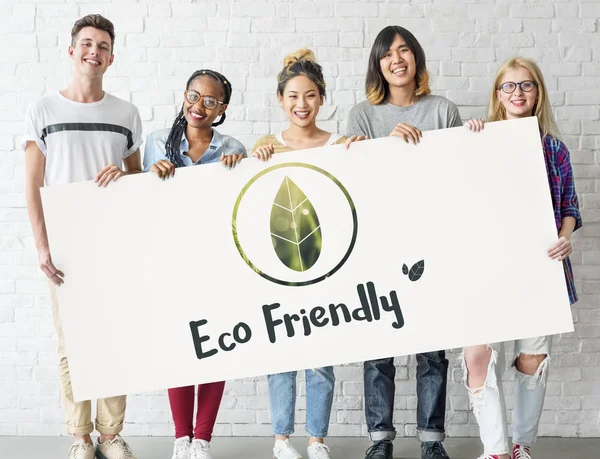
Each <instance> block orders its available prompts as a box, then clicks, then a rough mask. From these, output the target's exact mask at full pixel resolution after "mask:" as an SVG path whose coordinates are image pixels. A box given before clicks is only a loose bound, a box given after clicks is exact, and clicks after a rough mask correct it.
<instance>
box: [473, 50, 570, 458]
mask: <svg viewBox="0 0 600 459" xmlns="http://www.w3.org/2000/svg"><path fill="white" fill-rule="evenodd" d="M528 116H537V118H538V122H539V128H540V136H541V138H542V145H543V150H544V160H545V163H546V172H547V174H548V182H549V183H550V190H551V195H552V204H553V208H554V218H555V221H556V230H557V233H558V240H557V241H556V243H555V244H553V245H552V247H550V248H549V249H548V256H549V257H550V258H552V259H554V260H557V261H558V262H560V263H562V264H563V267H564V271H565V281H566V284H567V289H568V292H569V300H570V302H571V304H573V303H575V302H576V301H577V292H576V291H575V282H574V280H573V271H572V269H571V262H570V261H569V255H570V254H571V252H572V248H571V235H572V234H573V232H574V231H575V230H577V229H579V228H580V227H581V216H580V214H579V204H578V200H577V194H576V192H575V184H574V181H573V172H572V169H571V162H570V160H569V151H568V150H567V147H566V146H565V144H564V143H562V142H561V140H560V134H559V132H558V128H557V126H556V121H555V120H554V116H553V114H552V108H551V106H550V101H549V100H548V92H547V90H546V85H545V83H544V77H543V76H542V72H541V71H540V69H539V67H538V66H537V64H536V63H535V62H533V61H531V60H529V59H525V58H521V57H517V58H514V59H510V60H509V61H507V62H506V63H504V65H502V67H501V68H500V70H499V71H498V73H497V75H496V79H495V81H494V87H493V88H492V93H491V96H490V106H489V121H501V120H508V119H515V118H524V117H528ZM467 125H468V127H469V128H470V129H472V130H474V131H480V130H481V129H483V126H484V123H483V120H469V121H468V122H467ZM551 343H552V337H551V336H542V337H538V338H529V339H521V340H516V341H515V357H514V359H513V361H512V366H513V367H514V368H515V375H516V376H515V382H514V385H515V388H514V411H513V417H512V423H513V435H512V442H513V448H512V458H513V459H531V446H532V445H533V443H534V441H535V438H536V435H537V430H538V425H539V422H540V416H541V414H542V407H543V404H544V396H545V393H546V380H547V378H548V367H549V364H550V346H551ZM461 361H462V364H463V370H464V372H465V373H464V381H465V384H466V386H467V389H468V391H469V399H470V401H471V405H472V407H473V411H474V413H475V417H476V418H477V422H478V423H479V431H480V437H481V441H482V442H483V446H484V453H483V455H481V456H480V459H509V458H510V452H511V451H510V447H509V443H508V428H507V420H506V409H505V406H504V394H503V391H502V374H503V373H504V367H505V365H504V345H503V343H498V344H493V345H481V346H471V347H468V348H466V349H465V350H464V352H463V355H462V359H461Z"/></svg>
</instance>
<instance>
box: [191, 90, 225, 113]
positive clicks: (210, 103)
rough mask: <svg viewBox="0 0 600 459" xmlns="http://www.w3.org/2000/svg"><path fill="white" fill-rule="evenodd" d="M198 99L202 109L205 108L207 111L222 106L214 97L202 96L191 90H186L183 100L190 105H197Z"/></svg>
mask: <svg viewBox="0 0 600 459" xmlns="http://www.w3.org/2000/svg"><path fill="white" fill-rule="evenodd" d="M200 99H202V104H203V105H204V108H207V109H209V110H212V109H213V108H216V106H217V105H219V104H221V105H223V102H221V101H220V100H217V98H216V97H213V96H204V95H202V94H200V93H199V92H198V91H194V90H193V89H188V90H187V91H186V92H185V100H187V101H188V102H189V103H190V104H192V105H194V104H196V103H198V101H199V100H200Z"/></svg>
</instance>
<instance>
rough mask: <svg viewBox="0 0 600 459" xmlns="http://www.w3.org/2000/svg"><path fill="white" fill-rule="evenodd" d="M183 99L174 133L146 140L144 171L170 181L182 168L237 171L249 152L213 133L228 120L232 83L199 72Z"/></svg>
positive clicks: (211, 72)
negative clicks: (218, 166)
mask: <svg viewBox="0 0 600 459" xmlns="http://www.w3.org/2000/svg"><path fill="white" fill-rule="evenodd" d="M183 98H184V100H183V106H182V107H181V111H180V112H179V114H178V115H177V118H175V122H174V123H173V126H172V127H171V129H162V130H159V131H155V132H153V133H152V134H150V135H149V136H148V138H147V139H146V149H145V151H144V171H146V172H147V171H150V172H156V174H157V175H158V177H159V178H161V179H162V180H166V179H168V178H170V177H173V176H174V175H175V169H176V168H178V167H185V166H195V165H197V164H208V163H214V162H217V161H221V163H222V164H223V166H224V167H227V168H228V169H231V168H233V167H235V165H236V164H237V163H238V162H239V161H240V160H241V159H242V158H243V157H245V156H246V149H245V148H244V146H243V145H242V144H241V143H240V142H239V141H238V140H236V139H234V138H233V137H230V136H227V135H222V134H220V133H219V132H218V131H217V130H215V129H213V127H216V126H219V125H221V124H223V122H224V121H225V118H226V116H227V115H226V113H225V111H226V110H227V104H228V103H229V101H230V99H231V83H230V82H229V80H227V79H226V78H225V77H224V76H223V75H221V74H220V73H219V72H216V71H214V70H208V69H204V70H197V71H196V72H194V73H193V74H192V76H191V77H190V78H189V79H188V81H187V84H186V89H185V91H184V93H183ZM217 119H218V120H217ZM215 120H217V121H215Z"/></svg>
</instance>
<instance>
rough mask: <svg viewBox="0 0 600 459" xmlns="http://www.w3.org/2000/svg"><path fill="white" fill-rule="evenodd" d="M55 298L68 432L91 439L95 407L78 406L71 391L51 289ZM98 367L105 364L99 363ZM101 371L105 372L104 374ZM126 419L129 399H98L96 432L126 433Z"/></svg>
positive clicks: (61, 333) (81, 404)
mask: <svg viewBox="0 0 600 459" xmlns="http://www.w3.org/2000/svg"><path fill="white" fill-rule="evenodd" d="M50 295H51V297H52V313H53V316H54V325H55V327H56V333H57V334H58V358H59V364H58V370H59V376H60V388H61V394H62V401H63V405H64V408H65V412H66V413H65V414H66V418H67V432H68V433H69V434H71V435H88V434H90V433H92V431H93V430H94V425H93V424H92V403H91V401H89V400H86V401H84V402H75V401H74V400H73V390H72V388H71V376H70V374H69V364H68V362H67V352H66V350H65V342H64V337H63V331H62V325H61V323H60V316H59V314H58V299H57V296H56V287H55V286H54V285H53V284H51V285H50ZM96 364H97V365H98V366H99V365H102V364H103V362H97V363H96ZM100 371H101V370H100ZM124 419H125V396H124V395H121V396H118V397H109V398H103V399H98V401H97V403H96V430H97V431H98V432H100V433H102V434H105V435H116V434H118V433H119V432H121V430H123V421H124Z"/></svg>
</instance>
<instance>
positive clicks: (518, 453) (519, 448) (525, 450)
mask: <svg viewBox="0 0 600 459" xmlns="http://www.w3.org/2000/svg"><path fill="white" fill-rule="evenodd" d="M512 459H531V453H530V452H529V446H524V445H514V446H513V454H512Z"/></svg>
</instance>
